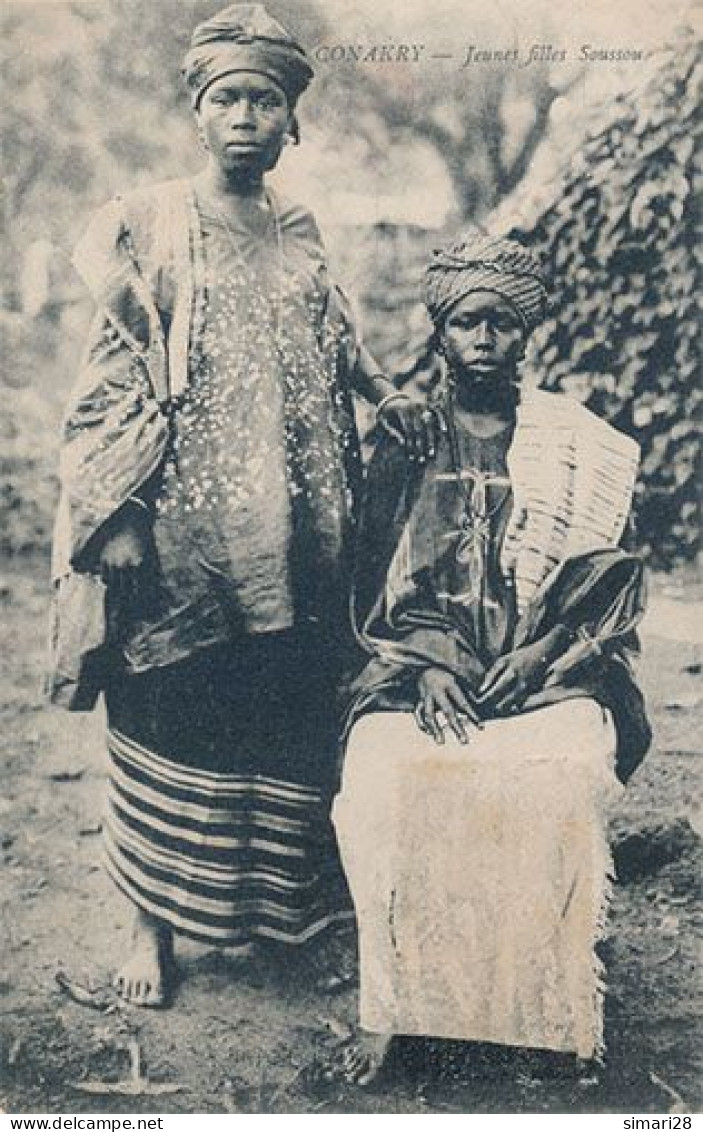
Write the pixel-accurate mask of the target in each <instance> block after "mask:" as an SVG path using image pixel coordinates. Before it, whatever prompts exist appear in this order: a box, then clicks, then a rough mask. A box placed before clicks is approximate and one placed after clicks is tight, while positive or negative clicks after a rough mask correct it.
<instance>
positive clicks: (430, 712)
mask: <svg viewBox="0 0 703 1132" xmlns="http://www.w3.org/2000/svg"><path fill="white" fill-rule="evenodd" d="M417 692H418V701H417V707H416V708H415V722H416V723H417V725H418V727H419V728H420V730H421V731H423V732H424V733H425V734H426V735H430V736H431V737H432V738H433V739H434V741H435V742H436V743H439V744H443V743H444V726H445V725H446V726H448V727H450V728H451V730H452V731H453V732H454V734H455V735H456V737H457V739H458V740H459V742H460V743H468V741H469V737H470V733H471V730H472V729H474V728H479V729H480V728H481V726H482V724H481V719H480V716H479V715H478V712H477V710H476V706H475V705H474V704H473V703H472V702H471V700H470V699H469V697H468V695H467V694H466V692H465V691H464V690H463V689H462V687H461V685H460V684H459V681H458V680H457V678H456V677H455V676H454V675H453V674H452V673H451V672H447V671H446V670H445V669H443V668H426V669H424V671H423V672H422V673H421V674H420V675H419V677H418V680H417ZM441 717H443V719H442V718H441Z"/></svg>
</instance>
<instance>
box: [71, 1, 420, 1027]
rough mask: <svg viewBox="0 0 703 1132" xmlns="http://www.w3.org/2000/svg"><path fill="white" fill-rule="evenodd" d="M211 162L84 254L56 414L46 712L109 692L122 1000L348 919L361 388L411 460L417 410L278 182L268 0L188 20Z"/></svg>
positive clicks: (112, 857) (295, 91)
mask: <svg viewBox="0 0 703 1132" xmlns="http://www.w3.org/2000/svg"><path fill="white" fill-rule="evenodd" d="M184 74H185V78H186V82H187V85H188V88H189V90H190V93H191V96H192V103H193V108H194V111H195V116H196V121H197V125H198V129H199V133H200V136H201V139H202V142H203V145H204V147H205V149H206V151H207V163H206V166H205V168H204V169H203V171H202V172H201V173H200V174H198V175H197V176H196V177H195V178H194V179H193V180H179V181H174V182H170V183H167V184H159V185H155V186H152V187H150V188H147V189H142V190H140V191H138V192H135V193H132V194H130V195H128V196H126V197H124V198H121V199H117V200H115V201H113V202H112V203H111V204H109V205H108V206H107V207H106V208H104V209H103V210H102V211H101V212H100V213H99V214H98V215H97V217H96V219H95V220H94V221H93V223H92V225H91V226H90V228H89V230H88V233H87V235H86V236H85V238H84V240H83V241H82V243H81V245H80V246H79V248H78V251H77V254H76V263H77V266H78V268H79V270H80V271H81V273H82V274H83V276H84V278H85V280H86V282H87V283H88V285H89V287H90V289H91V291H92V294H93V296H94V298H95V301H96V307H97V314H96V317H95V321H94V323H93V326H92V330H91V334H90V340H89V343H88V348H87V352H86V359H85V365H84V368H83V370H82V373H81V375H80V378H79V381H78V384H77V387H76V388H75V390H74V392H73V395H72V398H71V402H70V405H69V408H68V412H67V416H66V420H65V425H64V432H63V448H62V457H61V479H62V501H61V505H60V509H59V516H58V521H57V533H56V546H55V576H56V580H57V588H56V614H57V616H56V624H55V633H54V642H53V643H54V667H53V672H52V692H53V697H54V699H55V700H56V701H57V702H59V703H63V704H64V705H66V706H68V707H70V708H72V709H73V710H85V709H87V708H90V707H91V706H92V705H93V704H94V702H95V699H96V696H97V694H98V693H99V691H100V690H103V691H104V693H105V699H106V704H107V715H108V742H109V752H110V760H111V773H110V779H109V792H108V805H107V811H106V816H105V822H104V831H105V847H106V860H107V867H108V870H109V873H110V875H111V877H112V878H113V880H114V881H115V883H116V884H117V886H118V887H119V888H120V890H121V891H122V892H123V893H124V894H125V896H126V897H127V898H128V899H129V901H130V902H131V903H132V904H133V905H134V907H135V909H136V929H135V940H134V951H133V954H132V956H131V957H130V958H129V959H128V961H127V962H126V964H125V965H124V966H123V967H122V969H121V970H120V971H119V972H118V974H117V976H116V980H115V982H116V986H117V988H118V990H119V991H120V993H121V994H123V995H124V996H125V997H126V998H127V999H128V1000H129V1001H131V1002H133V1003H136V1004H138V1005H144V1006H156V1005H162V1004H163V1003H164V1002H165V1001H166V999H167V997H168V993H169V974H170V971H171V960H172V944H173V934H174V932H182V933H183V934H185V935H188V936H191V937H193V938H196V939H200V940H203V941H206V942H209V943H219V944H222V945H232V944H241V943H245V942H249V941H251V940H253V939H255V938H257V937H268V938H270V939H273V940H277V941H281V942H284V943H291V944H299V943H302V942H304V941H307V940H309V939H310V938H312V937H313V936H315V935H316V934H317V933H319V932H320V931H321V930H322V929H324V928H326V927H328V926H329V925H331V924H334V923H336V922H339V921H340V920H342V919H344V918H345V917H347V916H348V915H349V903H348V897H347V894H346V891H345V888H344V885H343V882H341V881H340V874H339V872H338V863H337V858H336V855H335V851H334V849H333V838H332V836H331V833H330V825H329V818H328V813H329V799H330V792H331V789H332V786H333V765H334V751H335V731H336V721H335V711H334V702H335V691H336V685H337V681H338V677H339V670H340V665H341V661H342V654H343V648H342V647H341V645H342V644H343V641H344V632H345V631H344V625H345V622H346V618H345V611H346V605H347V568H346V567H347V551H348V545H349V538H350V532H351V526H352V517H353V500H354V494H355V489H356V485H357V481H358V475H359V455H358V443H357V436H356V431H355V426H354V417H353V409H352V402H351V394H352V390H356V391H357V392H358V393H360V394H361V395H362V396H364V397H366V398H367V399H368V400H370V401H371V402H372V403H375V404H376V405H377V406H378V413H379V419H380V421H381V423H382V424H383V425H384V426H385V427H386V428H387V429H389V430H391V431H393V432H394V433H395V434H396V435H399V436H401V437H402V438H404V441H405V443H406V444H407V446H408V449H409V452H410V453H411V455H414V456H415V457H417V458H419V459H424V457H425V456H427V455H430V454H431V449H432V437H431V434H430V432H429V429H428V426H427V423H426V421H425V419H424V418H423V417H422V416H421V415H420V410H419V409H418V408H417V407H416V406H415V405H414V404H413V403H412V402H411V401H410V400H409V399H408V398H405V397H403V396H402V395H400V394H398V393H397V392H396V391H395V390H394V388H393V386H392V385H390V383H389V382H388V381H386V379H385V378H383V377H382V376H381V375H380V374H379V372H378V367H377V366H376V365H375V363H374V362H373V359H372V358H371V357H370V356H369V355H368V353H367V352H366V351H365V350H364V348H363V346H362V345H361V344H360V343H359V341H358V339H357V337H356V334H355V331H354V327H353V325H352V322H351V320H350V317H349V312H348V310H347V307H346V304H345V302H344V300H343V297H342V296H341V294H340V293H339V291H338V290H337V289H336V288H335V287H334V286H333V285H332V284H331V283H330V281H329V279H328V277H327V270H326V262H325V252H324V249H323V247H322V244H321V241H320V236H319V233H318V230H317V227H316V224H315V221H314V219H313V217H312V216H311V214H310V213H309V212H307V211H305V210H304V209H303V208H301V207H299V206H297V205H293V204H291V203H289V202H288V201H286V200H285V199H283V198H281V197H279V196H278V195H277V194H274V193H273V192H272V191H270V190H269V189H268V188H267V186H266V184H265V175H266V173H268V172H269V171H270V170H271V169H273V168H274V166H275V165H276V163H277V162H278V159H279V157H280V155H281V152H282V149H283V147H284V145H285V144H286V142H288V141H297V136H298V126H297V122H296V118H295V106H296V102H297V99H298V97H299V95H300V94H301V93H302V91H303V90H304V89H305V87H306V86H307V85H308V83H309V81H310V79H311V77H312V71H311V68H310V65H309V63H308V60H307V58H306V56H305V53H304V52H303V50H302V48H301V47H300V46H299V45H298V44H297V43H296V42H295V41H294V40H293V39H292V38H291V36H290V35H289V33H288V32H287V31H286V30H285V29H284V28H283V27H282V26H281V25H280V24H279V23H278V22H277V21H275V20H274V19H272V18H271V17H270V16H269V14H268V13H267V12H266V10H265V9H264V8H263V7H262V6H261V5H234V6H232V7H230V8H227V9H226V10H225V11H223V12H221V13H220V14H219V15H217V16H215V17H214V18H213V19H211V20H208V21H206V22H205V23H203V24H201V25H200V26H199V27H198V28H196V30H195V32H194V34H193V38H192V43H191V48H190V50H189V52H188V54H187V56H186V59H185V64H184Z"/></svg>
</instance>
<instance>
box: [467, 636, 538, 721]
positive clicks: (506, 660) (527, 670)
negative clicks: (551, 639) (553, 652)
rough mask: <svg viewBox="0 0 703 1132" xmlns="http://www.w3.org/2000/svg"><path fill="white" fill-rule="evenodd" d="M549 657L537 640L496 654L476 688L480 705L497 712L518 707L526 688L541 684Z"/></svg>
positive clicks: (536, 686)
mask: <svg viewBox="0 0 703 1132" xmlns="http://www.w3.org/2000/svg"><path fill="white" fill-rule="evenodd" d="M549 662H550V657H549V655H548V654H547V653H545V648H544V646H543V645H542V643H541V642H538V643H537V644H533V645H523V646H522V647H521V648H518V649H514V650H513V652H509V653H507V654H506V656H502V657H500V658H499V659H498V660H497V661H496V662H495V664H494V665H492V666H491V668H490V669H489V670H488V672H487V673H486V675H485V677H484V679H483V683H482V684H481V687H480V688H479V690H478V693H477V696H476V698H477V700H478V701H479V703H480V704H481V706H482V707H485V708H487V709H488V710H489V711H491V712H495V713H496V714H498V715H505V714H507V713H508V712H513V711H518V710H519V709H520V708H521V707H522V705H523V703H524V701H525V700H526V699H527V697H528V695H529V694H530V692H534V691H536V690H537V689H538V688H540V687H541V686H542V683H543V681H544V677H545V675H546V672H547V669H548V668H549Z"/></svg>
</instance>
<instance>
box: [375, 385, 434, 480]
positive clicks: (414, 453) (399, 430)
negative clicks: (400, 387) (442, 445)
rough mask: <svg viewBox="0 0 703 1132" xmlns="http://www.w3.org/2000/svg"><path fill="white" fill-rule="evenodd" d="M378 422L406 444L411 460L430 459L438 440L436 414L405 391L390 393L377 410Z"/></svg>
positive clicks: (421, 460) (401, 442) (423, 460)
mask: <svg viewBox="0 0 703 1132" xmlns="http://www.w3.org/2000/svg"><path fill="white" fill-rule="evenodd" d="M376 414H377V417H376V419H377V420H378V423H379V425H380V426H381V428H383V429H384V430H385V431H386V432H387V433H389V435H390V436H393V437H394V438H395V439H396V440H397V441H398V442H399V443H400V444H403V445H404V446H405V449H406V451H407V454H408V456H409V458H410V459H411V460H416V461H417V462H418V463H421V464H423V463H425V462H426V461H427V460H431V459H433V457H434V455H435V453H436V451H437V444H438V440H439V432H440V424H439V418H438V416H437V414H436V413H435V412H434V411H433V410H432V409H430V408H429V407H428V406H427V405H422V404H420V402H418V401H415V400H414V399H413V398H412V397H410V396H409V395H408V394H407V393H400V392H399V393H392V394H390V395H389V396H388V397H386V398H384V399H383V400H382V401H381V402H380V404H379V406H378V409H377V410H376Z"/></svg>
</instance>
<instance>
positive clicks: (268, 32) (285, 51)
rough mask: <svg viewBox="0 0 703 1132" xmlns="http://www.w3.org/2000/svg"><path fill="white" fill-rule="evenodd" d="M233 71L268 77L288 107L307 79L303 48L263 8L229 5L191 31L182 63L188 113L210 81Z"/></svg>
mask: <svg viewBox="0 0 703 1132" xmlns="http://www.w3.org/2000/svg"><path fill="white" fill-rule="evenodd" d="M237 71H254V72H256V73H257V74H259V75H265V76H266V78H268V79H271V80H272V81H273V82H275V83H276V84H277V85H278V86H279V87H281V89H282V90H283V91H284V92H285V95H286V98H287V99H288V104H289V106H290V107H291V109H292V108H293V107H294V106H295V103H296V102H297V100H298V98H299V97H300V95H301V94H302V93H303V91H304V90H305V88H306V86H307V85H308V83H309V82H310V79H311V78H312V76H313V70H312V67H311V66H310V63H309V62H308V59H307V56H306V54H305V52H304V51H303V48H302V47H301V46H300V44H299V43H296V41H295V40H294V39H293V37H292V36H291V35H290V33H289V32H287V31H286V29H285V28H284V27H283V25H282V24H279V22H278V20H274V18H273V16H270V15H269V13H268V12H267V11H266V9H265V8H264V6H263V4H232V5H231V7H229V8H225V9H224V11H222V12H218V14H217V15H216V16H213V17H212V19H210V20H205V22H204V23H202V24H199V25H198V26H197V27H196V29H195V31H194V32H193V35H192V38H191V41H190V50H189V51H188V53H187V55H186V57H185V59H184V61H183V75H184V77H185V81H186V85H187V87H188V90H189V91H190V95H191V99H192V102H193V109H195V110H197V109H198V106H199V105H200V100H201V98H202V96H203V94H204V93H205V91H206V90H207V88H208V87H209V86H211V85H212V83H214V82H216V81H217V80H218V79H221V78H222V77H223V76H224V75H231V74H235V73H236V72H237Z"/></svg>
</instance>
